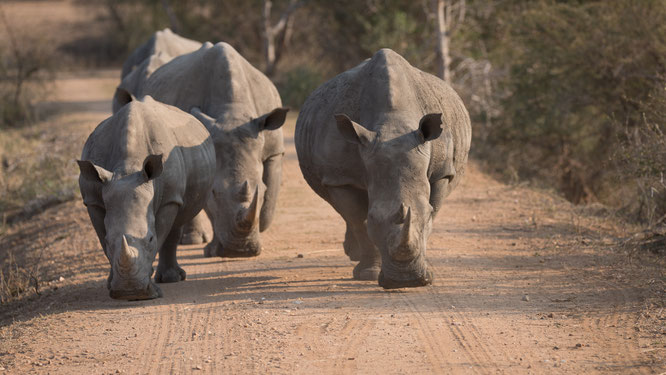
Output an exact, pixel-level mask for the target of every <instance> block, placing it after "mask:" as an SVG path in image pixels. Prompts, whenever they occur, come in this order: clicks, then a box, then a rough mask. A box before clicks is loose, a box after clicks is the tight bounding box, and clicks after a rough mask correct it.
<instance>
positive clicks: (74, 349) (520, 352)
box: [0, 74, 666, 374]
mask: <svg viewBox="0 0 666 375" xmlns="http://www.w3.org/2000/svg"><path fill="white" fill-rule="evenodd" d="M114 77H115V76H109V75H108V74H105V75H101V76H99V75H95V74H92V75H88V76H69V77H64V78H62V79H60V80H59V81H58V90H59V92H60V93H61V95H60V96H59V99H58V101H56V102H55V103H54V105H56V106H58V107H59V108H66V110H65V111H64V113H61V114H60V115H57V116H56V117H54V118H52V119H51V120H50V123H49V124H48V127H55V128H56V129H58V131H59V132H60V133H61V134H67V137H68V139H69V140H70V141H71V142H75V143H77V144H79V145H83V141H84V140H85V138H86V136H87V134H88V133H89V132H90V131H91V130H92V129H93V128H94V126H96V125H97V123H98V122H99V121H101V120H102V119H103V118H104V117H106V116H107V115H108V109H109V107H108V106H106V104H105V103H106V102H105V101H106V100H108V99H104V98H109V97H110V96H111V94H112V88H113V85H114V84H115V79H117V78H114ZM73 93H76V95H74V94H73ZM293 122H294V118H293V117H291V118H290V120H289V124H288V125H287V126H286V138H287V139H286V144H287V155H286V159H285V165H284V169H285V171H284V183H283V186H282V191H281V195H280V201H279V206H278V212H277V216H276V220H275V222H274V224H273V226H272V227H271V228H270V229H269V230H268V231H267V232H266V233H264V234H263V242H264V252H263V253H262V254H261V256H259V257H258V258H255V259H241V260H228V259H220V258H213V259H209V258H203V257H202V247H201V246H185V247H182V248H181V249H180V253H179V254H180V256H179V258H180V261H181V265H182V266H183V268H184V269H185V270H186V271H187V274H188V279H187V280H186V281H185V282H181V283H177V284H168V285H164V286H163V291H164V295H165V296H164V298H161V299H157V300H152V301H143V302H120V301H114V300H111V299H110V298H108V293H107V290H106V288H105V279H106V275H107V272H108V267H109V266H108V263H107V262H106V259H105V258H104V256H103V254H102V251H101V250H100V246H99V243H98V242H97V239H96V237H95V234H94V232H93V230H92V227H91V225H90V223H89V220H88V218H87V215H86V212H85V209H84V207H83V205H82V204H81V202H80V201H78V200H76V201H73V202H69V203H66V204H63V205H59V206H57V207H53V208H51V209H49V210H47V211H46V212H44V213H42V214H40V215H38V216H35V217H33V218H32V219H31V220H29V221H26V222H23V223H20V224H18V225H15V226H13V227H11V228H9V230H8V232H6V233H5V234H4V235H3V236H2V238H0V252H6V251H8V250H10V249H11V250H12V251H13V252H14V253H15V254H20V256H18V257H19V258H20V259H22V260H23V261H26V262H28V261H29V262H33V263H36V262H39V264H40V267H41V269H40V274H41V275H43V280H54V281H52V282H48V283H46V282H44V281H42V283H41V284H40V293H41V295H40V296H36V295H32V296H31V297H27V298H24V299H22V300H19V301H17V302H12V303H10V304H5V305H3V306H1V307H0V309H1V311H0V325H1V327H0V367H1V368H2V369H3V370H0V371H5V372H9V373H16V374H22V373H30V372H35V373H62V374H79V373H80V374H89V373H99V374H103V373H116V372H123V373H151V374H152V373H189V372H195V373H196V372H198V371H199V370H203V371H204V372H207V373H220V372H227V373H257V372H262V373H263V372H277V373H312V372H314V371H317V372H323V373H354V372H357V373H382V374H384V373H407V372H420V373H497V372H499V373H507V374H515V373H572V374H580V373H597V372H604V373H605V372H616V373H662V372H664V371H666V365H665V363H666V360H665V356H666V329H665V328H664V327H665V323H666V311H664V309H663V308H664V301H665V299H666V294H665V278H664V262H663V259H661V258H659V257H656V256H653V255H650V254H643V253H635V254H630V255H627V254H625V253H624V252H623V251H622V250H620V249H619V248H618V246H617V243H618V241H617V239H618V237H620V236H623V235H624V233H622V228H621V227H618V226H617V225H615V224H614V223H613V221H612V220H609V219H608V218H606V217H604V215H601V214H600V212H602V210H596V211H597V212H595V210H594V209H592V208H586V209H585V208H583V209H580V208H575V207H572V206H571V205H569V204H568V203H566V202H564V201H562V200H561V199H558V198H555V197H553V196H551V195H549V194H546V193H543V192H537V191H533V190H530V189H528V188H525V187H516V186H507V185H504V184H501V183H498V182H497V181H494V180H493V179H491V178H489V177H488V176H486V175H484V174H483V173H481V172H480V171H479V170H478V169H477V168H476V167H475V164H474V163H472V165H471V168H470V171H469V173H468V175H467V176H466V178H465V181H464V183H463V184H462V185H461V186H459V188H458V189H457V191H456V192H454V193H453V194H452V195H451V197H449V198H448V199H447V201H446V205H445V207H444V209H443V210H442V211H441V213H440V215H439V217H438V218H437V220H436V221H435V225H434V230H433V234H432V236H431V238H430V242H429V248H428V260H429V263H430V265H431V267H432V268H433V270H434V273H435V276H436V279H435V282H434V284H433V285H432V286H429V287H425V288H419V289H411V290H407V289H406V290H397V291H391V292H387V291H384V290H382V289H381V288H379V287H378V286H377V284H376V283H374V282H360V281H355V280H353V279H351V272H352V266H353V263H352V262H350V261H349V260H348V259H347V258H346V257H345V256H344V254H343V250H342V245H341V243H342V239H343V234H344V226H343V222H342V220H341V218H340V217H339V216H338V215H337V214H336V213H335V212H334V211H333V210H332V208H331V207H330V206H328V205H327V204H326V203H325V202H324V201H322V200H321V199H319V198H318V197H317V196H316V195H315V194H314V193H313V192H312V191H311V190H310V189H309V188H308V186H307V185H306V184H305V182H304V181H303V179H302V176H301V174H300V171H299V169H298V165H297V160H296V155H295V151H294V148H293V137H292V134H293ZM40 126H46V125H40ZM299 254H301V255H302V257H300V256H299ZM60 277H62V279H60Z"/></svg>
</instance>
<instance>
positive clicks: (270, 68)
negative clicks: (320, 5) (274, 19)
mask: <svg viewBox="0 0 666 375" xmlns="http://www.w3.org/2000/svg"><path fill="white" fill-rule="evenodd" d="M303 3H304V2H303V1H295V0H292V1H290V2H289V6H288V7H287V9H286V10H285V11H284V13H282V15H281V16H280V20H279V21H278V23H276V24H275V25H271V8H272V7H273V2H272V1H271V0H264V12H263V13H264V14H263V16H264V58H265V60H266V69H265V70H264V73H266V75H267V76H269V77H272V76H273V75H274V74H275V68H276V66H277V63H278V61H279V60H280V57H281V56H282V51H283V50H284V48H285V47H286V45H287V43H288V40H289V36H290V34H291V29H292V26H293V20H291V19H290V17H291V14H292V13H293V12H294V11H295V10H296V9H298V8H300V7H301V6H302V5H303Z"/></svg>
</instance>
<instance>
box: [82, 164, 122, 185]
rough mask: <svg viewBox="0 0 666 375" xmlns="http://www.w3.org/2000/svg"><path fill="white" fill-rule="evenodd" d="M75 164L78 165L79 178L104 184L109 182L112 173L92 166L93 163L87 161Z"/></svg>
mask: <svg viewBox="0 0 666 375" xmlns="http://www.w3.org/2000/svg"><path fill="white" fill-rule="evenodd" d="M76 163H77V164H79V170H80V171H81V176H83V178H85V179H86V180H89V181H96V182H101V183H105V182H107V181H110V180H111V177H113V173H111V172H109V171H107V170H106V169H104V168H102V167H100V166H97V165H95V164H93V162H91V161H89V160H77V161H76Z"/></svg>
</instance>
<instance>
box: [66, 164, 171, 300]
mask: <svg viewBox="0 0 666 375" xmlns="http://www.w3.org/2000/svg"><path fill="white" fill-rule="evenodd" d="M78 164H79V169H80V171H81V178H83V179H85V180H87V181H88V182H90V184H91V186H95V188H97V189H101V196H102V199H103V202H100V203H101V204H99V206H96V207H90V206H91V204H90V203H86V205H88V209H96V210H102V211H103V212H104V229H105V236H104V238H105V240H104V242H105V243H104V246H103V247H104V252H105V254H106V256H107V258H108V259H109V263H110V264H111V275H110V277H109V282H108V285H107V286H108V288H109V292H110V295H111V297H112V298H117V299H126V300H139V299H151V298H156V297H159V296H160V295H161V293H160V290H159V288H158V287H157V285H155V284H154V283H153V282H152V281H151V280H150V277H151V276H152V273H153V268H152V263H153V260H154V259H155V256H156V254H157V250H158V248H159V245H160V244H158V238H157V233H156V231H155V214H154V210H153V197H154V195H155V190H154V187H155V184H154V181H155V179H156V178H157V177H159V176H160V174H161V173H162V155H149V156H148V157H146V159H145V160H144V162H143V167H142V169H141V170H140V171H137V172H132V173H129V174H126V173H123V174H114V173H112V172H110V171H108V170H106V169H104V168H102V167H100V166H98V165H95V164H93V163H92V162H91V161H85V160H84V161H81V160H80V161H78ZM121 175H122V176H121ZM84 201H85V200H84ZM97 204H98V203H95V204H94V205H97Z"/></svg>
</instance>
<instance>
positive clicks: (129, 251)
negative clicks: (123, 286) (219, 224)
mask: <svg viewBox="0 0 666 375" xmlns="http://www.w3.org/2000/svg"><path fill="white" fill-rule="evenodd" d="M137 256H138V254H137V252H136V250H135V249H133V248H131V247H130V246H129V245H128V244H127V239H126V238H125V236H124V235H123V244H122V247H121V249H120V258H119V259H118V267H119V271H121V272H124V273H129V272H131V271H132V268H133V267H134V262H135V260H136V258H137Z"/></svg>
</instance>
